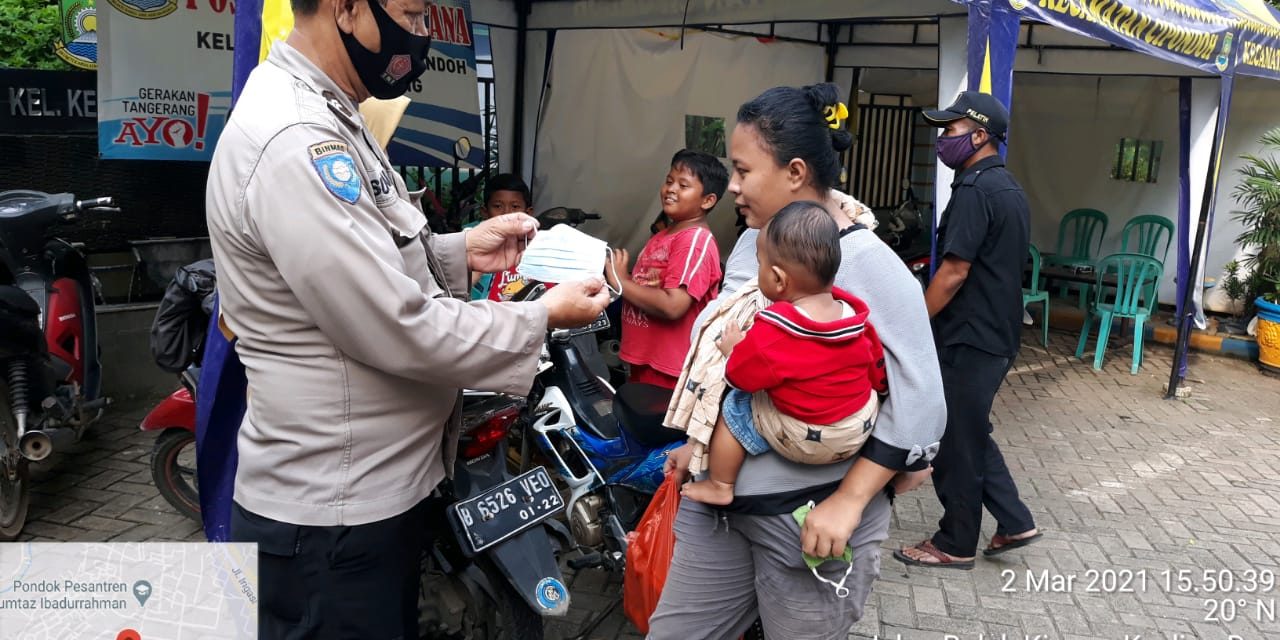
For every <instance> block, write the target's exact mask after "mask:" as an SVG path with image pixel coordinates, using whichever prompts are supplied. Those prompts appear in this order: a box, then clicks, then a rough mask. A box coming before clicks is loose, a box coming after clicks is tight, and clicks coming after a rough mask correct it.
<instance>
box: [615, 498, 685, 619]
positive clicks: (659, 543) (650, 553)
mask: <svg viewBox="0 0 1280 640" xmlns="http://www.w3.org/2000/svg"><path fill="white" fill-rule="evenodd" d="M677 475H678V474H674V473H673V474H669V475H668V476H667V479H666V480H663V481H662V485H661V486H659V487H658V491H657V492H656V493H654V494H653V501H652V502H650V503H649V508H648V509H645V511H644V517H642V518H640V524H639V525H637V526H636V530H635V531H633V532H631V533H630V534H629V535H628V536H627V538H628V539H629V540H630V543H629V544H628V545H627V569H626V572H625V573H624V574H623V576H622V611H623V612H624V613H626V614H627V619H628V620H630V621H631V624H634V625H635V626H636V628H637V629H639V630H640V633H649V617H650V616H652V615H653V612H654V611H655V610H656V609H657V608H658V598H660V597H661V596H662V585H663V584H666V582H667V569H668V568H670V567H671V552H672V551H673V550H674V549H675V546H676V532H675V523H676V512H677V511H678V510H679V509H680V482H679V481H678V480H676V476H677Z"/></svg>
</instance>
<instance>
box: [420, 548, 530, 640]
mask: <svg viewBox="0 0 1280 640" xmlns="http://www.w3.org/2000/svg"><path fill="white" fill-rule="evenodd" d="M481 566H482V567H483V565H481ZM484 573H485V576H486V577H487V578H488V581H489V584H490V586H492V587H493V589H494V592H495V596H496V597H490V596H489V594H487V593H485V592H484V591H483V590H479V589H477V590H475V592H473V590H472V589H469V588H468V587H467V585H466V584H465V583H464V582H463V581H462V580H461V579H460V578H459V577H458V576H456V575H450V574H446V573H445V572H444V571H442V570H441V569H440V567H438V566H436V565H435V562H434V561H433V560H432V559H431V558H427V559H426V560H425V562H424V570H423V571H422V574H421V576H422V577H421V582H420V584H421V587H420V589H419V591H418V632H419V636H420V637H421V638H422V640H542V639H543V622H542V616H540V615H538V614H537V613H535V612H534V611H533V610H531V609H530V608H529V605H528V604H526V603H525V601H524V598H521V597H520V594H518V593H516V592H515V589H512V588H511V584H510V583H508V582H507V580H506V578H504V577H502V575H501V574H500V573H499V572H498V571H497V570H496V569H490V568H487V567H484Z"/></svg>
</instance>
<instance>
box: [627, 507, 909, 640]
mask: <svg viewBox="0 0 1280 640" xmlns="http://www.w3.org/2000/svg"><path fill="white" fill-rule="evenodd" d="M797 506H799V505H797ZM889 515H890V512H889V500H888V498H887V497H886V496H885V495H884V494H883V493H879V494H877V495H876V498H875V499H874V500H872V501H871V503H870V504H869V505H867V508H866V509H865V510H864V511H863V512H862V522H861V523H860V524H859V525H858V528H857V529H856V530H854V532H853V537H852V538H850V539H849V545H850V546H851V547H853V570H852V571H851V572H850V573H849V577H848V579H847V580H846V581H845V587H847V588H848V589H849V595H848V597H846V598H840V597H838V596H837V595H836V593H835V589H834V588H833V587H832V586H831V585H829V584H824V583H822V582H819V581H818V579H817V578H815V577H814V576H813V574H812V573H811V572H810V571H809V568H808V567H807V566H805V563H804V558H803V555H802V553H801V550H800V527H799V526H798V525H796V521H795V520H794V519H793V518H792V517H791V514H783V515H777V516H752V515H743V514H735V513H726V512H722V511H717V510H714V509H712V508H710V507H708V506H706V505H704V504H702V503H699V502H695V501H693V500H688V499H685V500H682V501H681V502H680V513H679V515H678V516H677V517H676V524H675V530H676V547H675V554H674V556H673V557H672V559H671V569H670V571H669V572H668V573H667V582H666V585H665V586H664V588H663V590H662V598H661V600H660V601H659V602H658V609H657V611H656V612H654V614H653V617H652V618H651V619H650V620H649V636H648V638H649V640H733V639H734V638H737V637H738V636H740V635H742V633H743V632H745V631H746V630H747V628H748V627H750V626H751V623H752V622H753V621H754V620H755V618H756V617H757V616H759V617H760V618H761V621H762V622H763V623H764V633H765V636H766V637H768V638H797V639H798V638H804V639H806V640H809V639H814V640H819V639H822V638H841V639H843V638H846V637H847V636H848V633H849V627H852V626H853V624H854V623H855V622H857V621H858V620H859V619H860V618H861V617H862V612H863V609H864V607H865V606H866V603H867V598H868V597H870V596H871V585H872V583H874V582H875V580H876V578H877V577H878V576H879V575H880V543H882V542H884V540H885V539H887V538H888V537H889ZM847 566H848V565H845V564H843V563H840V562H827V563H825V564H823V565H822V566H821V567H820V568H819V569H818V570H819V572H820V573H821V574H822V575H823V577H825V578H827V579H828V580H831V581H833V582H839V581H840V578H841V577H842V576H843V575H844V571H845V568H846V567H847Z"/></svg>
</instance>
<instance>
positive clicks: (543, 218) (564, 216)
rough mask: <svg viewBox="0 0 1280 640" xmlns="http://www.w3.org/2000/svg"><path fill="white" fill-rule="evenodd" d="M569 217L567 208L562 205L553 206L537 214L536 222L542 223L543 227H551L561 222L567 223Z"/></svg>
mask: <svg viewBox="0 0 1280 640" xmlns="http://www.w3.org/2000/svg"><path fill="white" fill-rule="evenodd" d="M570 219H571V215H570V213H569V210H568V209H566V208H564V207H553V208H551V209H547V210H546V211H543V212H542V214H541V215H539V216H538V222H541V223H542V228H543V229H550V228H551V227H554V226H556V225H558V224H561V223H569V222H570Z"/></svg>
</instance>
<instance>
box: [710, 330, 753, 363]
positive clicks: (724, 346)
mask: <svg viewBox="0 0 1280 640" xmlns="http://www.w3.org/2000/svg"><path fill="white" fill-rule="evenodd" d="M745 337H746V334H745V333H743V332H742V329H739V328H738V325H736V324H734V323H732V322H728V323H725V325H724V333H721V334H720V337H719V338H716V346H717V347H719V348H720V353H723V354H724V355H725V357H726V358H727V357H729V354H730V353H733V348H734V347H736V346H738V343H739V342H742V339H743V338H745Z"/></svg>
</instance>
